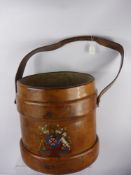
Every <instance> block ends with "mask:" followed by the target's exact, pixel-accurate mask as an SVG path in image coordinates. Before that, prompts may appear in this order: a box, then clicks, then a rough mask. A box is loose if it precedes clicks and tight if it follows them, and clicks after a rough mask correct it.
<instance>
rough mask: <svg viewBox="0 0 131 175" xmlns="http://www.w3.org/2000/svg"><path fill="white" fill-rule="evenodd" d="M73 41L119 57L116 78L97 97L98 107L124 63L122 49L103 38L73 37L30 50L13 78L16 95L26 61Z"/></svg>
mask: <svg viewBox="0 0 131 175" xmlns="http://www.w3.org/2000/svg"><path fill="white" fill-rule="evenodd" d="M75 41H95V42H97V43H98V44H100V45H102V46H105V47H108V48H111V49H113V50H116V51H118V52H119V53H120V55H121V62H120V68H119V70H118V73H117V75H116V77H115V78H114V79H113V80H112V81H111V82H110V83H109V84H108V85H107V86H106V87H105V88H104V89H103V90H102V91H101V92H100V93H99V95H98V97H97V106H99V103H100V98H101V96H102V95H103V94H104V93H105V92H106V91H107V90H108V89H109V88H110V87H111V86H112V85H113V83H114V82H115V80H116V79H117V78H118V76H119V74H120V72H121V69H122V66H123V61H124V49H123V47H122V45H120V44H118V43H116V42H113V41H111V40H108V39H105V38H101V37H97V36H75V37H71V38H67V39H64V40H61V41H59V42H57V43H54V44H51V45H47V46H43V47H39V48H36V49H34V50H32V51H31V52H29V53H28V54H27V55H26V56H25V57H24V58H23V59H22V61H21V63H20V65H19V67H18V70H17V73H16V77H15V88H16V93H17V80H20V79H21V78H22V76H23V73H24V70H25V66H26V64H27V62H28V60H29V59H30V57H32V56H33V55H35V54H36V53H39V52H44V51H52V50H56V49H58V48H60V47H63V46H64V45H65V44H68V43H71V42H75Z"/></svg>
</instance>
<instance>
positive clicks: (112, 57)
mask: <svg viewBox="0 0 131 175" xmlns="http://www.w3.org/2000/svg"><path fill="white" fill-rule="evenodd" d="M90 34H91V35H98V36H104V37H108V38H111V39H113V40H114V41H116V42H119V43H121V44H122V45H123V46H124V48H125V62H124V67H123V70H122V72H121V74H120V77H119V79H118V80H117V82H116V83H115V84H114V85H113V87H112V88H111V89H110V90H109V91H108V93H107V94H105V95H104V96H103V97H102V100H101V104H100V108H98V109H97V133H98V135H99V137H100V143H101V145H100V154H99V157H98V159H97V161H96V162H95V163H94V164H93V165H92V166H91V167H90V168H88V169H85V170H84V171H81V172H78V173H76V174H78V175H84V174H88V175H111V174H112V175H131V58H130V57H131V1H130V0H99V1H98V0H90V1H89V0H0V173H1V174H5V173H7V172H8V173H9V172H10V173H9V174H12V175H13V174H15V166H16V164H17V160H18V157H20V153H19V138H20V125H19V114H18V112H17V110H16V106H15V105H14V103H13V102H14V98H15V86H14V78H15V73H16V70H17V67H18V64H19V63H20V61H21V59H22V57H24V55H25V54H27V53H28V52H29V51H31V50H32V49H34V48H36V47H39V46H43V45H45V44H49V43H53V42H55V41H58V40H60V39H63V38H67V37H70V36H75V35H90ZM88 46H89V43H88V42H77V43H73V44H68V45H66V46H65V47H63V48H61V49H58V50H57V51H52V52H50V53H49V52H48V53H42V54H37V55H36V56H35V57H33V58H32V59H31V60H30V62H29V64H28V66H27V68H26V72H25V75H27V74H33V73H36V72H48V71H57V70H72V71H80V72H88V73H91V74H93V75H94V76H95V78H96V86H97V88H98V91H100V90H101V89H102V88H103V87H104V86H105V85H106V84H107V83H109V82H110V81H111V80H112V78H113V77H114V76H115V73H116V71H117V70H118V66H119V62H120V56H119V55H118V54H117V53H116V52H115V51H112V50H110V49H106V48H104V47H102V46H99V45H96V50H97V52H96V55H95V56H90V55H89V53H88ZM28 171H29V172H30V170H29V169H28ZM28 171H26V173H27V172H28ZM26 173H23V174H22V175H24V174H26ZM34 173H35V172H34ZM16 174H19V173H16ZM30 174H33V171H31V173H30ZM36 174H37V175H38V173H36Z"/></svg>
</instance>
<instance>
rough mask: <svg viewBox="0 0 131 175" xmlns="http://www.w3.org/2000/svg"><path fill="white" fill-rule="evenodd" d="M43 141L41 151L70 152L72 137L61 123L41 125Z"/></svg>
mask: <svg viewBox="0 0 131 175" xmlns="http://www.w3.org/2000/svg"><path fill="white" fill-rule="evenodd" d="M39 129H40V135H41V141H40V152H41V153H68V152H70V150H71V148H70V143H71V141H70V137H69V136H68V134H67V130H66V128H63V127H61V126H59V125H56V126H48V125H44V126H42V127H39Z"/></svg>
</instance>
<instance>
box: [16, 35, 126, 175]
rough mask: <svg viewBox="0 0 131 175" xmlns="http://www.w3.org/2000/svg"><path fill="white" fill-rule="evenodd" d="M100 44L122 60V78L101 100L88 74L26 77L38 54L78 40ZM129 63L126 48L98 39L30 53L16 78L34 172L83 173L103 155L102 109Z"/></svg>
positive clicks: (25, 153) (23, 144) (26, 156)
mask: <svg viewBox="0 0 131 175" xmlns="http://www.w3.org/2000/svg"><path fill="white" fill-rule="evenodd" d="M92 39H93V41H95V42H97V43H98V44H100V45H103V46H105V47H107V48H110V49H113V50H116V51H118V52H119V53H120V55H121V63H120V68H119V71H118V73H117V75H116V77H115V78H114V79H113V81H112V82H111V83H109V84H108V85H107V86H106V87H105V88H104V89H103V90H102V91H101V92H100V93H99V95H97V90H96V87H95V79H94V77H93V76H92V75H90V74H87V73H79V72H70V71H61V72H50V73H39V74H34V75H30V76H26V77H24V78H22V76H23V73H24V69H25V66H26V63H27V62H28V60H29V59H30V57H31V56H33V55H34V54H36V53H38V52H43V51H52V50H55V49H58V48H60V47H62V46H64V45H65V44H68V43H71V42H74V41H92ZM123 59H124V50H123V47H122V46H121V45H120V44H118V43H115V42H113V41H110V40H108V39H104V38H100V37H97V36H93V37H92V36H76V37H72V38H68V39H64V40H62V41H60V42H57V43H55V44H51V45H48V46H44V47H40V48H37V49H35V50H33V51H31V52H30V53H28V54H27V55H26V56H25V57H24V58H23V60H22V61H21V63H20V66H19V68H18V71H17V73H16V79H15V83H16V103H17V109H18V111H19V113H20V121H21V131H22V138H21V140H20V148H21V155H22V158H23V160H24V162H25V163H26V164H27V165H28V166H29V167H30V168H32V169H34V170H36V171H39V172H43V173H47V174H66V173H72V172H76V171H80V170H82V169H84V168H86V167H88V166H89V165H90V164H92V163H93V162H94V161H95V160H96V158H97V156H98V152H99V139H98V136H97V135H96V107H97V106H98V105H99V102H100V98H101V96H102V95H103V94H104V93H105V92H106V91H107V90H108V89H109V88H110V87H111V85H112V84H113V83H114V82H115V80H116V79H117V77H118V75H119V73H120V71H121V68H122V65H123Z"/></svg>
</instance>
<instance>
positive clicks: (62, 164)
mask: <svg viewBox="0 0 131 175" xmlns="http://www.w3.org/2000/svg"><path fill="white" fill-rule="evenodd" d="M20 147H21V154H22V158H23V161H24V162H25V164H26V165H28V166H29V167H30V168H32V169H34V170H36V171H39V172H42V173H47V174H67V173H73V172H77V171H80V170H82V169H84V168H86V167H88V166H89V165H91V164H92V163H93V162H94V161H95V160H96V158H97V156H98V151H99V139H98V138H97V139H96V142H95V144H94V145H93V146H92V147H91V148H90V149H88V150H87V151H84V152H83V153H80V154H77V155H74V156H70V157H58V158H56V157H40V156H37V155H35V154H33V153H31V152H30V151H28V150H27V149H26V148H25V147H24V144H23V142H22V140H21V141H20Z"/></svg>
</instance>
